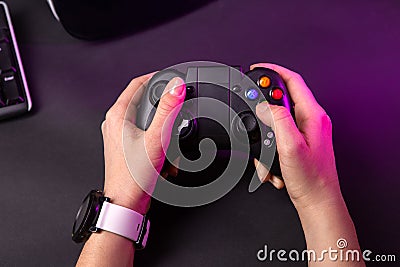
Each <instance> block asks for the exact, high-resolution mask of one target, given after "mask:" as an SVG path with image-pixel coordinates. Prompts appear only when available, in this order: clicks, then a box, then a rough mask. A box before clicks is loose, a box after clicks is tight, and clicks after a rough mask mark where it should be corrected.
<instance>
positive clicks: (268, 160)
mask: <svg viewBox="0 0 400 267" xmlns="http://www.w3.org/2000/svg"><path fill="white" fill-rule="evenodd" d="M174 77H180V78H182V79H183V80H184V81H185V83H186V99H185V103H184V104H183V106H182V109H181V111H180V113H179V115H178V117H177V119H176V121H175V127H174V130H173V134H172V138H171V142H170V146H169V148H168V152H167V158H169V159H172V160H173V159H174V158H176V157H177V156H178V155H179V153H181V154H182V155H183V156H184V157H185V158H187V159H195V158H196V157H197V158H198V157H199V151H198V150H197V149H198V148H199V146H200V142H201V141H202V140H203V139H206V138H209V139H212V140H213V141H214V144H215V146H216V147H217V149H218V150H242V151H243V150H244V151H249V153H250V156H252V157H254V158H256V159H258V160H259V161H260V162H262V163H263V164H264V165H265V166H266V167H267V168H269V169H270V171H271V172H272V174H274V175H277V176H282V174H281V170H280V165H279V159H278V155H277V153H276V142H275V135H274V133H273V131H272V130H271V128H270V127H268V126H265V125H264V124H262V123H261V122H260V121H259V120H258V118H257V117H256V115H255V111H256V105H257V104H258V103H260V102H262V101H265V100H267V101H268V102H269V103H270V104H274V105H280V106H284V107H286V108H287V109H289V110H290V111H291V113H292V114H294V113H293V105H292V101H291V99H290V96H289V92H288V90H287V89H286V86H285V83H284V82H283V80H282V79H281V77H280V76H279V74H278V73H277V72H275V71H273V70H271V69H267V68H255V69H253V70H251V71H248V72H246V73H242V72H241V71H240V70H237V69H236V68H233V67H228V66H225V65H221V66H189V67H187V70H186V73H183V72H180V71H177V70H175V69H166V70H163V71H160V72H158V73H156V74H155V75H154V76H153V77H152V78H151V79H150V81H149V82H148V84H147V88H146V92H145V93H144V96H143V98H142V102H141V104H140V106H139V108H138V115H137V120H136V123H137V126H138V127H139V128H141V129H143V130H146V129H147V128H148V127H149V126H150V123H151V121H152V120H153V117H154V114H155V111H156V108H157V105H158V101H159V99H160V97H161V96H162V94H163V91H164V89H165V87H166V85H167V83H168V82H169V81H170V80H171V79H172V78H174ZM214 148H215V147H214ZM170 161H171V160H170Z"/></svg>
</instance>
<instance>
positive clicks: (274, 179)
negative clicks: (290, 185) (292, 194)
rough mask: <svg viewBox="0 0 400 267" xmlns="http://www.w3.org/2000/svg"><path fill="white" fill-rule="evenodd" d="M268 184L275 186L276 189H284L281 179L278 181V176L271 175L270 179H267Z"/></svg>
mask: <svg viewBox="0 0 400 267" xmlns="http://www.w3.org/2000/svg"><path fill="white" fill-rule="evenodd" d="M269 182H270V183H271V184H272V185H273V186H275V188H276V189H282V188H284V187H285V183H284V182H283V180H282V179H280V178H279V177H278V176H275V175H271V179H269Z"/></svg>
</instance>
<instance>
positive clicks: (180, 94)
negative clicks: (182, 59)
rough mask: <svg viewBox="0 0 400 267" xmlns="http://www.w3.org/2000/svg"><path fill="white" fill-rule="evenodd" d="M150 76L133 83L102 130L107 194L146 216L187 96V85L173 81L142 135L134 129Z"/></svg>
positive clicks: (118, 101)
mask: <svg viewBox="0 0 400 267" xmlns="http://www.w3.org/2000/svg"><path fill="white" fill-rule="evenodd" d="M151 76H152V74H147V75H144V76H141V77H138V78H135V79H133V80H132V81H131V83H130V84H129V85H128V87H127V88H126V89H125V91H124V92H123V93H122V94H121V96H120V97H119V98H118V99H117V101H116V102H115V104H114V105H113V106H112V107H111V108H110V109H109V111H108V112H107V114H106V119H105V121H104V122H103V124H102V127H101V129H102V133H103V140H104V159H105V184H104V193H105V195H106V196H108V197H110V198H111V201H112V202H113V203H115V204H118V205H121V206H124V207H127V208H130V209H133V210H135V211H137V212H139V213H141V214H145V213H146V212H147V210H148V207H149V205H150V199H151V196H150V195H149V194H148V193H150V194H151V193H152V192H153V190H154V186H155V184H156V182H157V178H158V176H159V173H160V171H161V168H162V166H163V163H164V160H165V151H166V149H167V148H168V145H169V141H170V138H171V132H172V126H173V124H174V121H175V118H176V116H177V115H178V113H179V111H180V108H181V106H182V103H183V101H184V99H185V95H186V86H185V84H184V81H183V80H182V79H180V78H178V77H176V78H174V79H172V80H171V81H170V82H169V83H168V85H167V87H166V88H165V90H164V93H163V96H162V97H161V100H160V103H159V105H158V108H157V111H156V114H155V116H154V118H153V121H152V123H151V125H150V127H149V128H148V129H147V130H146V131H142V130H141V129H139V128H137V127H136V125H135V121H136V111H137V105H138V104H139V103H140V99H141V95H142V91H143V88H144V84H145V83H146V82H147V81H148V80H149V79H150V78H151ZM127 162H129V166H130V167H131V169H130V168H128V165H127ZM131 172H132V173H131ZM138 181H139V183H138ZM139 184H140V185H139ZM143 187H145V188H143ZM146 192H147V193H146Z"/></svg>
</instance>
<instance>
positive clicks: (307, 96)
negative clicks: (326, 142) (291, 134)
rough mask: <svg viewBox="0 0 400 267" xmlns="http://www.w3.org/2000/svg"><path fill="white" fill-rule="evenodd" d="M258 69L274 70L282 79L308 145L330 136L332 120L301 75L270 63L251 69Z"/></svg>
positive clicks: (260, 64)
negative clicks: (320, 137) (321, 136)
mask: <svg viewBox="0 0 400 267" xmlns="http://www.w3.org/2000/svg"><path fill="white" fill-rule="evenodd" d="M256 67H264V68H270V69H273V70H275V71H276V72H278V73H279V75H280V76H281V77H282V79H283V80H284V82H285V83H286V85H287V88H288V91H289V93H290V96H291V98H292V100H293V102H294V104H295V106H294V110H295V115H296V122H297V126H298V128H299V130H300V131H301V132H302V133H303V134H304V136H305V139H306V141H307V143H308V144H310V145H312V144H313V143H315V142H317V143H318V140H319V138H316V137H318V136H320V135H321V133H322V134H323V135H326V134H327V133H328V135H329V131H330V119H329V117H328V116H327V114H326V112H325V110H324V109H323V108H322V107H321V106H320V105H319V104H318V103H317V101H316V100H315V98H314V95H313V94H312V92H311V90H310V89H309V88H308V87H307V85H306V83H305V82H304V80H303V78H302V77H301V76H300V75H299V74H297V73H295V72H293V71H291V70H289V69H287V68H284V67H281V66H278V65H275V64H270V63H259V64H254V65H252V66H251V67H250V69H254V68H256ZM315 145H318V144H315Z"/></svg>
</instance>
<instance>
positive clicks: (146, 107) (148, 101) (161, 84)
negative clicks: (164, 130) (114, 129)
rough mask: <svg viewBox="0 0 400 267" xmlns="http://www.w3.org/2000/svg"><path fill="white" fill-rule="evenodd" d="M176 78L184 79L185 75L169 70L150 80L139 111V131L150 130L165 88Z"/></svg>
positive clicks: (137, 120) (157, 74)
mask: <svg viewBox="0 0 400 267" xmlns="http://www.w3.org/2000/svg"><path fill="white" fill-rule="evenodd" d="M175 77H180V78H181V79H184V78H185V75H184V74H183V73H181V72H179V71H176V70H174V69H167V70H164V71H160V72H157V73H156V74H154V75H153V77H152V78H151V79H150V80H149V82H148V84H147V85H146V87H145V92H144V94H143V96H142V99H141V102H140V104H139V107H138V111H137V116H136V126H137V127H138V128H139V129H142V130H144V131H145V130H147V129H148V128H149V126H150V124H151V122H152V121H153V118H154V114H155V112H156V109H157V106H158V102H159V100H160V98H161V96H162V94H163V92H164V89H165V87H166V86H167V84H168V82H169V81H170V80H172V79H173V78H175Z"/></svg>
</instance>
